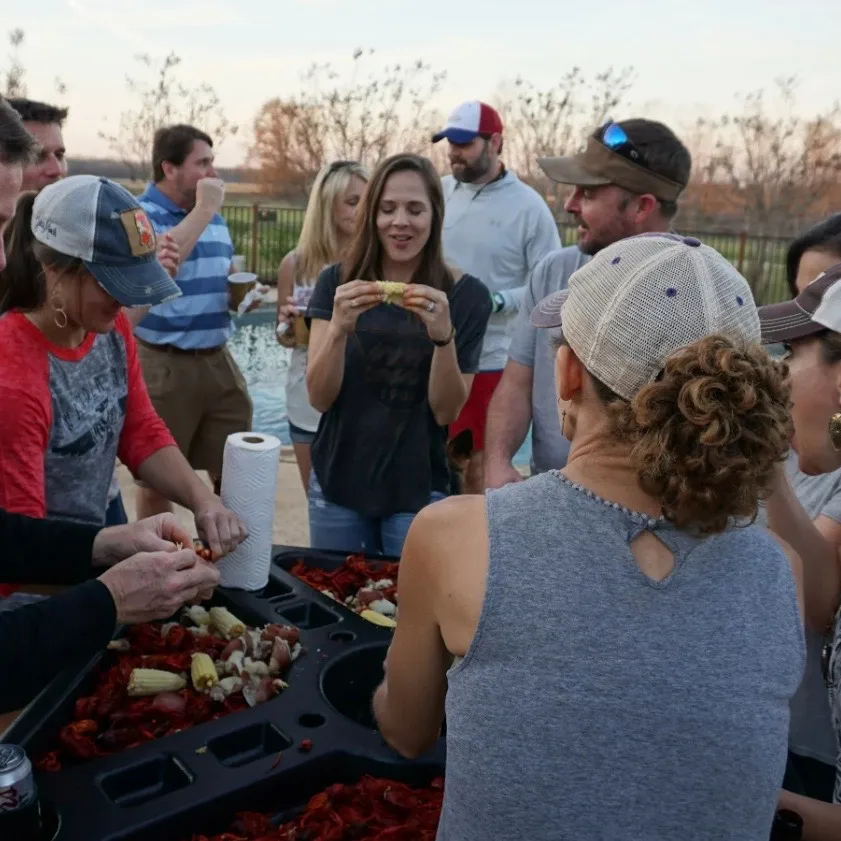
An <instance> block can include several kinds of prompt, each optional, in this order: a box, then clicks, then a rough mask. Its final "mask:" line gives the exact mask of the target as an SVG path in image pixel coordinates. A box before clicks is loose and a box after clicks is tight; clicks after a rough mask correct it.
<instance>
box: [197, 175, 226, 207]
mask: <svg viewBox="0 0 841 841" xmlns="http://www.w3.org/2000/svg"><path fill="white" fill-rule="evenodd" d="M223 201H225V182H224V181H223V180H222V179H221V178H202V179H201V180H200V181H199V182H198V184H196V207H200V208H201V209H202V210H206V211H207V212H208V213H218V212H219V209H220V208H221V207H222V202H223Z"/></svg>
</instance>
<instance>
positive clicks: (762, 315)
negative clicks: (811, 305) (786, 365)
mask: <svg viewBox="0 0 841 841" xmlns="http://www.w3.org/2000/svg"><path fill="white" fill-rule="evenodd" d="M758 312H759V327H760V329H761V331H762V343H763V344H766V345H774V344H779V343H780V342H790V341H793V340H795V339H805V338H806V337H807V336H813V335H815V333H820V332H822V331H824V330H826V327H824V326H823V325H822V324H818V322H816V321H813V320H812V317H811V315H810V314H809V313H808V312H806V310H804V309H803V308H802V307H799V306H798V305H797V302H796V301H784V302H783V303H782V304H769V305H767V306H764V307H760V308H759V310H758Z"/></svg>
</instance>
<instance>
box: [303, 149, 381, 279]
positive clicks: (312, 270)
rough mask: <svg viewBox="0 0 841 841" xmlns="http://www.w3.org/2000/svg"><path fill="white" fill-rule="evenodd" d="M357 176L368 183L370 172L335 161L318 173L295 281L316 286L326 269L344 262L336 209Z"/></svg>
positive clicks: (305, 219)
mask: <svg viewBox="0 0 841 841" xmlns="http://www.w3.org/2000/svg"><path fill="white" fill-rule="evenodd" d="M354 175H355V176H357V177H358V178H361V179H362V180H363V181H364V182H365V183H366V184H367V183H368V179H369V177H370V175H369V173H368V170H367V168H366V167H364V166H363V165H362V164H360V163H358V162H357V161H334V162H333V163H331V164H329V165H328V166H325V167H324V168H323V169H322V170H321V172H319V173H318V177H317V178H316V179H315V183H314V184H313V185H312V190H311V191H310V198H309V202H308V203H307V212H306V214H305V215H304V224H303V225H302V226H301V234H300V236H299V237H298V246H297V248H296V249H295V258H296V259H295V279H296V280H297V281H298V282H299V283H307V284H310V283H313V282H314V280H315V278H316V277H318V275H319V273H320V272H321V270H322V269H323V268H324V267H325V266H327V265H329V264H331V263H336V262H338V261H339V260H340V259H341V256H342V255H341V254H340V253H339V236H338V232H337V230H336V221H335V217H334V215H333V207H334V203H335V201H336V197H337V196H340V195H342V194H343V193H344V192H345V190H347V188H348V186H349V185H350V181H351V178H353V176H354Z"/></svg>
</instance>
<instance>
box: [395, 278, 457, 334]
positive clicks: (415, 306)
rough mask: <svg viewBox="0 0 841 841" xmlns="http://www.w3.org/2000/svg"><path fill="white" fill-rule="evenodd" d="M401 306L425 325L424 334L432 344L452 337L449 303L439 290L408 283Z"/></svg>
mask: <svg viewBox="0 0 841 841" xmlns="http://www.w3.org/2000/svg"><path fill="white" fill-rule="evenodd" d="M403 306H404V307H405V308H406V309H407V310H409V311H410V312H413V313H414V314H415V315H416V316H418V318H420V320H421V321H422V322H423V323H424V325H426V332H427V333H428V334H429V338H430V339H432V341H433V342H446V341H447V339H449V338H450V336H451V335H452V332H453V323H452V321H450V302H449V299H448V298H447V296H446V294H445V293H444V292H442V291H441V290H440V289H433V288H432V287H431V286H424V285H423V284H420V283H410V284H409V285H408V286H407V287H406V291H405V292H404V293H403Z"/></svg>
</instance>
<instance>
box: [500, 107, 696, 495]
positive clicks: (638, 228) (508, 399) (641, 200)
mask: <svg viewBox="0 0 841 841" xmlns="http://www.w3.org/2000/svg"><path fill="white" fill-rule="evenodd" d="M538 163H539V164H540V166H541V168H542V169H543V171H544V172H545V173H546V175H547V176H548V177H549V178H551V179H552V180H553V181H556V182H558V183H560V184H569V185H570V186H572V187H573V191H572V193H571V194H570V196H569V198H568V199H567V201H566V203H565V205H564V209H565V210H566V212H567V213H569V214H570V215H571V216H572V217H573V218H574V219H575V220H576V222H577V223H578V244H577V245H574V246H570V247H568V248H561V249H559V250H557V251H555V252H554V253H552V254H550V255H548V256H547V257H546V258H545V259H543V260H542V261H541V262H540V263H539V264H538V265H537V266H536V267H535V269H534V271H533V272H532V274H531V276H530V278H529V282H528V284H527V285H526V287H525V293H524V301H523V305H522V307H521V311H520V315H519V316H518V318H517V322H516V324H515V327H514V335H513V338H512V341H511V344H510V346H509V348H508V362H507V363H506V365H505V371H504V373H503V376H502V379H501V382H500V384H499V387H498V388H497V390H496V392H495V393H494V396H493V399H492V400H491V403H490V407H489V409H488V422H487V423H488V429H487V441H486V447H485V449H486V455H485V484H486V485H487V487H489V488H498V487H500V486H502V485H504V484H506V483H507V482H517V481H521V480H522V478H523V477H522V475H521V474H520V473H519V471H518V470H517V469H516V468H515V467H514V466H513V464H512V459H513V457H514V455H515V453H516V452H517V450H518V449H519V448H520V446H521V445H522V444H523V441H525V438H526V435H527V434H528V431H529V426H531V430H532V456H531V470H532V474H535V473H542V472H544V471H546V470H550V469H553V468H560V467H563V466H564V464H565V463H566V456H567V452H568V449H569V445H568V442H567V441H566V439H564V437H563V436H562V435H561V431H560V429H559V427H558V415H557V406H556V405H555V397H554V396H553V395H554V374H553V369H552V359H551V355H550V350H549V345H548V342H547V338H546V335H545V331H539V330H536V329H535V328H534V326H533V325H532V324H531V322H530V320H529V314H530V312H531V310H532V309H533V307H534V306H535V305H536V304H537V303H538V301H541V300H542V299H543V298H545V297H546V296H547V295H549V294H550V293H552V292H557V291H560V290H562V289H565V288H566V285H567V282H568V280H569V277H570V275H571V274H573V272H575V271H576V270H577V269H579V268H580V267H581V266H583V265H584V263H586V262H587V261H588V260H589V259H590V257H591V256H592V255H593V254H596V253H598V252H599V251H601V250H602V249H603V248H605V247H606V246H608V245H611V244H612V243H614V242H616V241H617V240H620V239H624V238H625V237H629V236H633V235H635V234H640V233H648V232H665V231H669V230H670V229H671V224H672V220H673V218H674V216H675V215H676V213H677V210H678V207H677V201H678V197H679V196H680V194H681V192H682V191H683V189H684V188H685V186H686V185H687V184H688V183H689V175H690V171H691V166H692V159H691V156H690V154H689V152H688V150H687V149H686V147H685V146H684V145H683V143H681V141H680V140H679V139H678V138H677V136H676V135H675V134H674V132H672V130H671V129H669V128H668V127H667V126H665V125H663V124H662V123H658V122H653V121H651V120H643V119H633V120H624V121H622V122H621V123H615V122H612V121H609V122H607V123H606V124H605V125H604V126H602V127H601V128H599V129H598V130H597V131H596V132H594V133H593V135H592V136H591V137H589V138H588V140H587V146H586V148H585V149H584V151H583V152H581V153H579V154H577V155H573V156H569V157H559V158H541V159H539V160H538Z"/></svg>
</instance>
